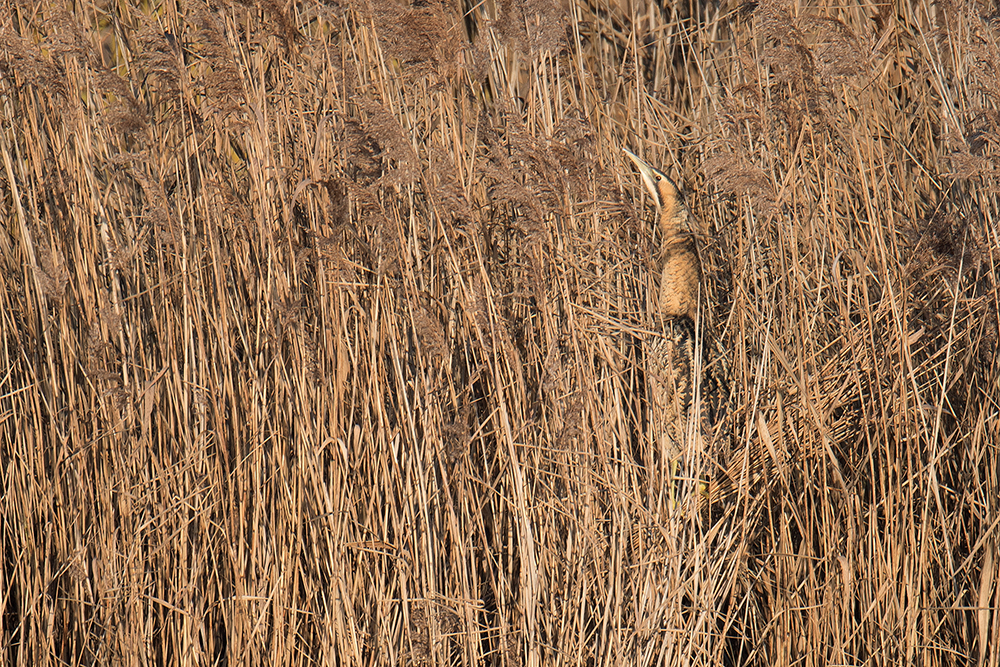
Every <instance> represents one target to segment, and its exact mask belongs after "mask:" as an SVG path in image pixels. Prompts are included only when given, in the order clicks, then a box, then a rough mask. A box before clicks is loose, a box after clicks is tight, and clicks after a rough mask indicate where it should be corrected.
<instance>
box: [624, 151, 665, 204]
mask: <svg viewBox="0 0 1000 667" xmlns="http://www.w3.org/2000/svg"><path fill="white" fill-rule="evenodd" d="M622 150H624V151H625V155H628V156H629V157H630V158H632V162H635V166H636V167H638V168H639V173H640V174H641V175H642V182H643V183H645V185H646V189H647V190H648V191H649V196H650V197H652V198H653V201H654V202H655V203H656V210H657V211H659V210H660V208H661V207H662V205H663V202H661V201H660V188H659V186H658V185H657V183H659V182H660V180H662V179H663V178H665V176H664V175H663V173H662V172H660V171H659V170H657V169H653V168H652V167H651V166H649V165H648V164H647V163H646V161H645V160H643V159H642V158H640V157H639V156H638V155H636V154H635V153H633V152H632V151H630V150H629V149H627V148H624V149H622Z"/></svg>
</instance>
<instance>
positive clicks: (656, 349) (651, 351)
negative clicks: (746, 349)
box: [625, 149, 702, 461]
mask: <svg viewBox="0 0 1000 667" xmlns="http://www.w3.org/2000/svg"><path fill="white" fill-rule="evenodd" d="M625 154H626V155H628V156H629V157H630V158H631V159H632V161H633V162H634V163H635V165H636V167H638V168H639V173H640V174H641V175H642V182H643V184H644V185H645V186H646V190H647V191H648V192H649V194H650V196H651V197H652V199H653V204H654V205H655V207H656V215H657V228H658V231H659V234H660V249H659V252H658V255H657V266H658V268H659V272H660V287H659V295H658V297H657V299H656V312H655V313H654V318H653V319H654V322H655V324H656V327H657V328H658V329H659V334H658V335H654V336H649V337H647V338H646V339H645V340H644V341H643V356H644V357H645V361H646V368H645V375H646V395H647V400H648V403H649V412H650V414H649V424H650V427H651V429H652V431H653V432H652V434H651V435H652V439H653V440H654V441H655V442H656V443H657V445H658V447H659V450H660V451H661V452H662V453H664V454H665V455H666V456H667V458H668V460H670V461H676V460H678V459H679V458H680V457H681V454H682V453H683V452H684V449H685V443H686V442H687V440H688V438H687V437H686V434H687V433H688V425H689V424H691V423H692V420H691V417H692V415H691V409H692V405H693V404H694V398H695V396H694V393H695V392H694V390H695V387H696V386H697V385H698V384H699V381H700V378H698V377H695V366H696V364H695V344H694V342H695V341H694V325H695V322H696V321H697V317H698V295H699V289H700V286H701V262H700V261H699V259H698V253H697V249H696V248H695V234H694V232H695V230H694V229H693V227H692V217H691V212H690V211H689V210H688V208H687V206H686V205H685V204H684V200H683V198H682V197H681V193H680V191H679V190H678V188H677V186H676V185H675V184H674V182H673V181H671V180H670V179H669V178H668V177H667V175H666V174H664V173H663V172H661V171H659V170H658V169H654V168H653V167H651V166H650V165H649V164H647V163H646V162H645V161H644V160H642V159H641V158H639V156H637V155H636V154H635V153H632V152H631V151H629V150H627V149H626V150H625ZM693 422H694V424H695V432H696V434H697V432H700V431H701V430H702V429H701V427H702V419H701V416H700V415H695V419H694V420H693Z"/></svg>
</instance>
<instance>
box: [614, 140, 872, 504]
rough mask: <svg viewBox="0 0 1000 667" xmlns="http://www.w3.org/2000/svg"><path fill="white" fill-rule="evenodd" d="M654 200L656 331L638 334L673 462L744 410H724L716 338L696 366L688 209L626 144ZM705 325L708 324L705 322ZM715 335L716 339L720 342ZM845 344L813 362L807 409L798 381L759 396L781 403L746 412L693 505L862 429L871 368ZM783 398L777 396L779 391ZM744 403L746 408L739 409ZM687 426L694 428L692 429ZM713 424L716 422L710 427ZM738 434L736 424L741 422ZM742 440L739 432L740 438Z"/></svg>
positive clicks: (651, 397)
mask: <svg viewBox="0 0 1000 667" xmlns="http://www.w3.org/2000/svg"><path fill="white" fill-rule="evenodd" d="M625 153H626V154H627V155H628V156H629V157H630V158H631V159H632V161H633V162H634V163H635V165H636V167H638V169H639V172H640V174H641V175H642V182H643V184H644V185H645V186H646V190H647V191H649V194H650V196H651V197H652V199H653V204H654V205H655V207H656V214H657V228H658V231H659V234H660V237H661V238H660V250H659V254H658V257H657V259H658V264H657V265H658V267H659V272H660V287H659V295H658V298H657V299H656V304H657V305H656V312H655V313H654V314H653V315H654V318H653V319H654V322H655V323H656V327H657V329H658V330H659V333H658V334H656V335H651V336H648V337H647V338H646V339H645V340H643V344H642V349H643V356H644V358H645V375H646V396H647V401H648V405H649V423H650V427H651V429H652V433H651V439H652V440H653V441H654V442H656V443H657V446H658V448H659V450H660V452H662V453H663V454H665V455H666V457H667V458H668V460H669V461H671V462H673V463H674V464H676V462H677V461H678V460H679V459H680V458H681V455H682V454H683V453H684V450H685V449H686V445H687V444H688V442H689V439H690V438H689V436H691V435H693V436H694V437H696V438H697V437H700V436H701V435H702V434H706V433H709V432H717V433H716V435H715V440H716V441H717V442H724V441H725V440H726V439H728V438H730V437H732V435H733V433H734V425H737V424H741V423H745V422H746V421H747V419H748V415H747V414H746V413H745V412H743V413H737V412H734V411H733V410H730V409H729V405H728V403H729V395H728V391H727V387H728V384H729V383H728V378H727V377H726V376H727V370H728V369H727V366H726V364H725V355H724V354H723V353H722V352H723V351H722V350H721V349H720V348H719V347H718V346H717V345H716V344H715V343H712V344H706V345H705V346H703V350H704V355H703V358H702V362H703V363H702V364H700V369H701V372H700V373H696V372H695V371H696V369H698V368H699V365H697V364H696V363H695V360H696V355H695V322H697V318H698V299H699V293H700V289H701V284H702V270H701V262H700V260H699V258H698V252H697V248H696V246H695V231H696V230H695V227H694V219H693V217H692V216H691V212H690V211H689V210H688V208H687V206H686V205H685V204H684V201H683V198H682V196H681V194H680V191H679V190H678V188H677V186H676V185H675V184H674V182H673V181H671V180H670V179H669V178H668V177H667V176H666V174H664V173H663V172H661V171H659V170H657V169H654V168H653V167H651V166H650V165H649V164H647V163H646V162H645V161H643V160H642V159H640V158H639V157H638V156H637V155H635V154H634V153H632V152H631V151H629V150H627V149H626V150H625ZM702 329H704V327H702ZM716 342H717V341H716ZM856 357H857V355H855V354H854V352H853V351H852V347H851V346H847V347H845V348H844V349H843V350H841V352H840V353H839V354H837V355H834V356H833V357H832V358H829V359H828V360H825V361H824V360H819V359H818V360H816V361H817V364H816V365H817V366H818V367H820V368H821V370H819V372H818V374H817V377H818V378H819V382H818V383H816V384H817V385H818V386H817V390H816V391H815V393H814V395H813V396H812V397H811V400H810V403H811V405H812V407H811V408H810V411H809V414H805V412H806V408H805V406H804V405H800V401H799V400H798V399H799V393H800V385H801V386H805V383H804V382H795V383H793V384H792V385H790V386H785V387H782V388H781V391H780V392H778V391H777V388H775V389H772V390H769V391H767V392H765V393H764V394H763V395H762V396H761V397H760V403H761V404H763V405H770V404H772V403H776V404H778V409H777V410H772V409H765V410H762V411H761V413H760V414H759V415H758V417H756V418H754V419H752V424H751V425H752V426H753V434H752V435H751V436H750V437H749V438H748V440H747V442H746V443H745V446H744V447H742V454H741V455H739V456H737V457H735V458H734V460H732V461H731V462H730V464H729V465H728V466H727V467H725V468H722V469H720V470H718V471H716V474H714V475H713V476H712V479H711V480H710V481H709V483H707V484H704V485H699V489H700V491H701V493H699V494H698V498H697V502H698V504H699V505H700V506H704V505H706V504H707V503H713V504H714V503H720V504H725V503H728V502H729V501H730V500H731V499H732V498H733V497H734V496H735V494H736V492H737V491H739V490H742V492H745V493H751V492H752V491H753V490H754V489H758V488H760V487H761V485H762V484H766V480H767V479H768V478H771V477H773V476H774V475H775V472H776V469H777V467H778V466H779V464H780V462H781V460H783V459H785V458H786V457H787V452H789V451H793V450H796V449H797V448H799V447H800V446H801V444H811V446H812V447H813V448H815V447H819V448H820V450H823V451H826V450H827V449H829V447H830V443H839V442H850V441H851V440H853V439H856V438H857V437H858V434H859V433H860V432H861V431H862V426H863V419H864V414H863V410H862V408H863V405H864V403H865V400H866V397H867V396H869V395H870V394H871V391H872V389H871V387H870V386H869V384H870V380H869V378H870V376H871V375H872V374H871V372H870V369H864V368H857V366H858V358H856ZM696 387H700V389H701V391H700V395H701V402H700V407H701V410H700V413H699V414H692V410H693V409H694V408H695V403H696V401H695V388H696ZM779 393H780V394H781V395H778V394H779ZM744 410H745V408H744ZM817 417H819V418H820V421H821V422H823V424H822V426H823V428H822V430H821V433H820V434H819V442H817V443H808V442H806V441H807V440H815V438H806V437H805V436H804V433H805V431H806V430H807V429H805V428H804V425H806V424H808V423H810V421H815V420H816V419H817ZM689 425H690V426H693V428H690V426H689ZM715 426H717V427H718V428H713V427H715ZM741 432H742V429H741ZM741 438H742V436H741Z"/></svg>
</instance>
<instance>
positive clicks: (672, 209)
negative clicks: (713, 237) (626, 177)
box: [624, 148, 692, 239]
mask: <svg viewBox="0 0 1000 667" xmlns="http://www.w3.org/2000/svg"><path fill="white" fill-rule="evenodd" d="M624 151H625V154H626V155H628V156H629V157H630V158H631V159H632V162H634V163H635V166H636V167H638V169H639V173H640V174H641V175H642V182H643V184H644V185H645V186H646V190H647V191H648V192H649V195H650V196H651V197H652V198H653V203H654V204H655V205H656V213H657V217H658V219H659V225H660V229H661V230H662V231H663V233H664V234H665V235H666V237H667V238H668V239H669V238H676V237H677V236H679V235H683V234H690V233H691V231H692V230H691V229H690V226H689V223H688V212H687V206H685V205H684V198H683V197H682V196H681V192H680V190H679V189H678V188H677V185H676V184H674V182H673V181H672V180H670V178H669V177H668V176H667V175H666V174H664V173H663V172H662V171H660V170H659V169H656V168H654V167H652V166H650V165H649V163H647V162H646V161H645V160H643V159H642V158H640V157H639V156H638V155H636V154H635V153H633V152H632V151H630V150H629V149H627V148H626V149H624Z"/></svg>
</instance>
